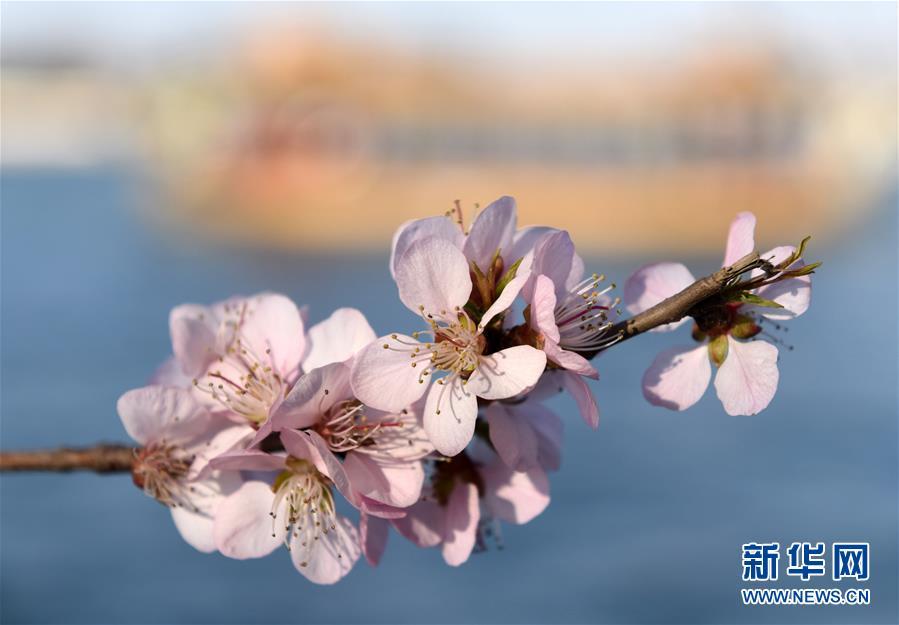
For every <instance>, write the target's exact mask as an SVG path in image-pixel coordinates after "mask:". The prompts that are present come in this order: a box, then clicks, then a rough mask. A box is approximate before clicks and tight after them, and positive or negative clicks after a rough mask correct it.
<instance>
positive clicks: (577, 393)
mask: <svg viewBox="0 0 899 625" xmlns="http://www.w3.org/2000/svg"><path fill="white" fill-rule="evenodd" d="M559 377H560V380H561V383H562V386H563V387H564V388H565V390H566V391H568V393H569V394H570V395H571V396H572V397H573V398H574V402H575V403H576V404H577V407H578V410H579V411H580V413H581V418H582V419H583V420H584V423H586V424H587V425H589V426H590V427H591V428H593V429H594V430H595V429H596V428H598V427H599V406H598V405H597V403H596V398H595V397H594V396H593V393H592V392H591V391H590V387H589V386H588V385H587V383H586V382H585V381H584V378H582V377H581V376H580V375H578V374H577V373H573V372H571V371H561V372H560V374H559Z"/></svg>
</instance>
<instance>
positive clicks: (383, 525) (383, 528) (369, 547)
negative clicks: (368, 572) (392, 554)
mask: <svg viewBox="0 0 899 625" xmlns="http://www.w3.org/2000/svg"><path fill="white" fill-rule="evenodd" d="M389 529H390V523H389V522H387V521H385V520H384V519H379V518H378V517H375V516H371V515H368V514H365V513H363V514H362V515H361V516H360V518H359V540H360V542H361V543H362V553H363V554H365V559H366V560H367V561H368V563H369V564H370V565H372V566H378V563H379V562H380V561H381V556H383V555H384V549H385V548H386V547H387V536H388V530H389Z"/></svg>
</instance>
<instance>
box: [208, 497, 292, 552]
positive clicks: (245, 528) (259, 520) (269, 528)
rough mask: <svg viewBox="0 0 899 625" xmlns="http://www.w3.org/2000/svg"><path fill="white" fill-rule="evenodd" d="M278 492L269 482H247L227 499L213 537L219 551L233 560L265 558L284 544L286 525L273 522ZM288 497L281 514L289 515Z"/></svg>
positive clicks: (219, 513) (216, 521) (281, 515)
mask: <svg viewBox="0 0 899 625" xmlns="http://www.w3.org/2000/svg"><path fill="white" fill-rule="evenodd" d="M274 496H275V495H274V493H273V492H272V489H271V487H270V486H269V485H268V484H266V483H265V482H259V481H252V482H246V483H245V484H244V485H243V486H241V487H240V488H239V489H237V491H236V492H234V493H232V494H231V495H229V496H228V497H226V498H225V500H224V501H222V503H221V504H220V505H219V508H218V511H217V513H216V515H215V522H214V526H213V537H214V538H215V546H216V548H217V549H218V550H219V551H221V552H222V554H224V555H226V556H228V557H229V558H236V559H238V560H244V559H247V558H261V557H263V556H267V555H268V554H270V553H271V552H272V551H274V550H275V549H277V548H278V546H279V545H281V544H282V542H283V541H284V536H285V535H286V533H287V532H286V530H285V529H284V525H285V524H284V523H279V522H275V521H273V520H272V517H271V515H270V513H271V512H272V504H273V502H274ZM286 505H287V502H286V498H285V501H284V503H283V505H282V507H281V509H279V510H278V511H277V515H278V517H279V518H285V515H286V514H287V509H286Z"/></svg>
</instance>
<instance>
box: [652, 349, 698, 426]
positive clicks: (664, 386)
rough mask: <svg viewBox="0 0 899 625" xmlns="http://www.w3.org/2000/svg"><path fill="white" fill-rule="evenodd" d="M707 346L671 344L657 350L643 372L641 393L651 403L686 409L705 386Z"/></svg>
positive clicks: (671, 408) (694, 401) (695, 400)
mask: <svg viewBox="0 0 899 625" xmlns="http://www.w3.org/2000/svg"><path fill="white" fill-rule="evenodd" d="M711 377H712V365H711V363H710V362H709V352H708V347H707V346H706V345H705V344H703V345H699V346H698V347H694V346H689V347H683V346H678V347H672V348H670V349H666V350H665V351H663V352H661V353H660V354H659V355H658V356H656V359H655V360H654V361H653V362H652V364H651V365H650V366H649V368H648V369H647V370H646V373H644V374H643V396H644V397H645V398H646V400H647V401H648V402H649V403H651V404H653V405H654V406H662V407H664V408H668V409H670V410H686V409H687V408H689V407H690V406H692V405H693V404H695V403H696V402H698V401H699V400H700V398H701V397H702V395H703V393H705V390H706V389H707V388H708V386H709V380H710V379H711Z"/></svg>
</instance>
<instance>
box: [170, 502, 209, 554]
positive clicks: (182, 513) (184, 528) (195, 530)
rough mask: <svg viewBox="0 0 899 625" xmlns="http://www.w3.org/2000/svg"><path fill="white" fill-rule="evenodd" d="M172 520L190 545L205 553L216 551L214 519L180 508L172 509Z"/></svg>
mask: <svg viewBox="0 0 899 625" xmlns="http://www.w3.org/2000/svg"><path fill="white" fill-rule="evenodd" d="M172 520H173V521H174V522H175V527H176V528H177V529H178V532H179V533H180V534H181V538H183V539H184V542H186V543H187V544H188V545H190V546H191V547H193V548H194V549H196V550H197V551H201V552H203V553H212V552H214V551H215V539H214V538H213V536H212V528H213V521H212V517H210V516H208V515H206V514H201V513H198V512H194V511H193V510H188V509H187V508H183V507H180V506H178V507H175V508H172Z"/></svg>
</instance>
